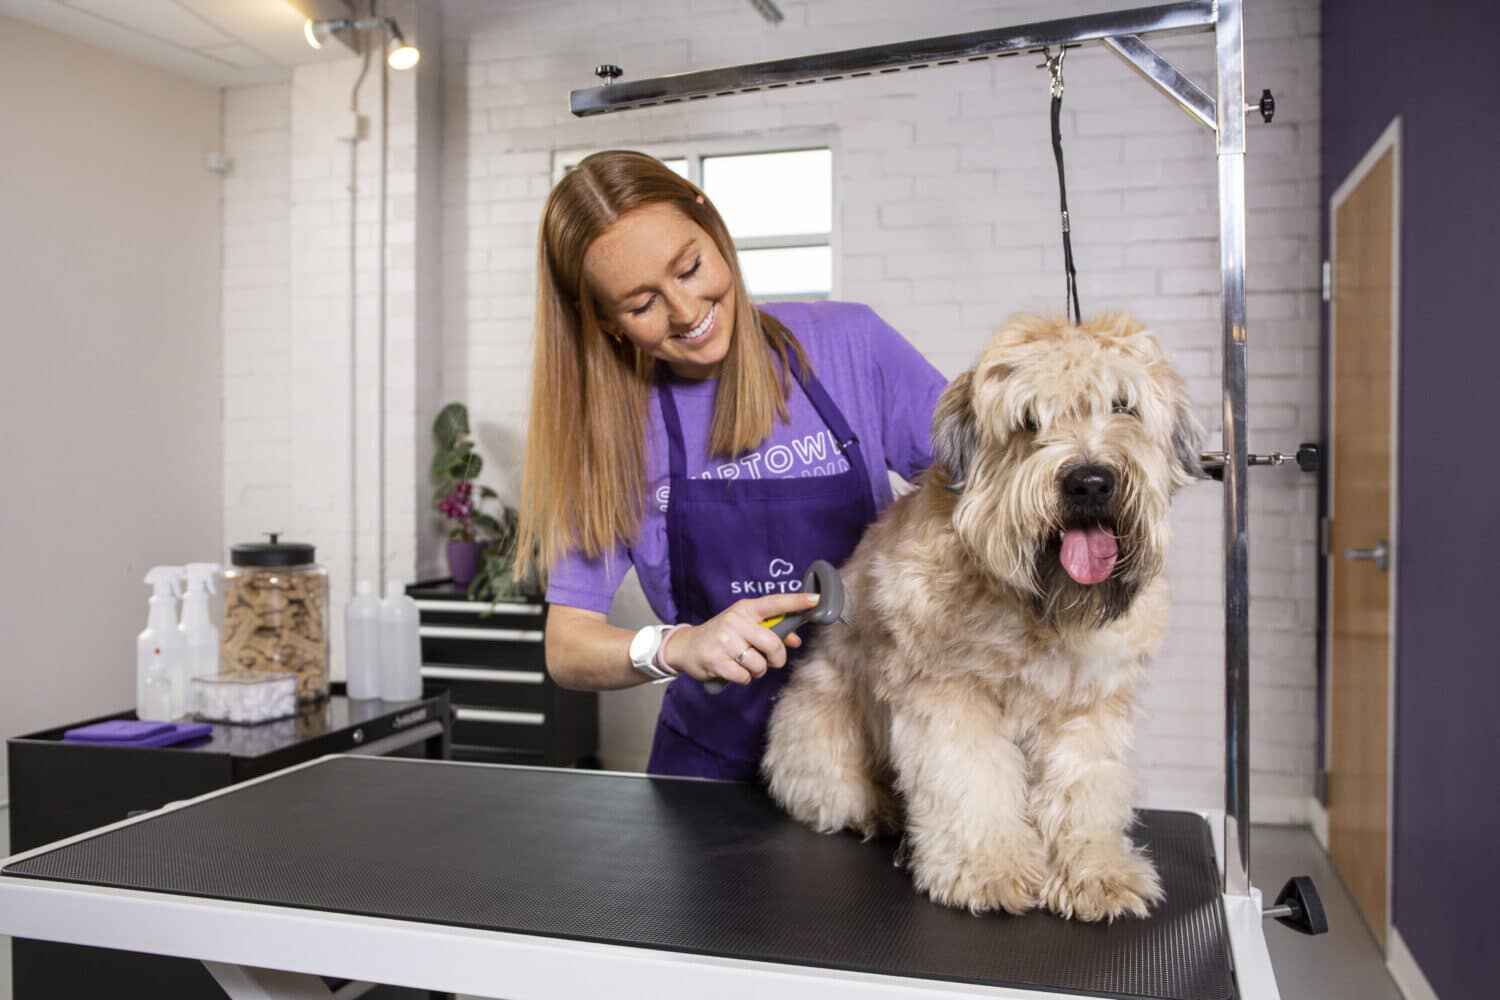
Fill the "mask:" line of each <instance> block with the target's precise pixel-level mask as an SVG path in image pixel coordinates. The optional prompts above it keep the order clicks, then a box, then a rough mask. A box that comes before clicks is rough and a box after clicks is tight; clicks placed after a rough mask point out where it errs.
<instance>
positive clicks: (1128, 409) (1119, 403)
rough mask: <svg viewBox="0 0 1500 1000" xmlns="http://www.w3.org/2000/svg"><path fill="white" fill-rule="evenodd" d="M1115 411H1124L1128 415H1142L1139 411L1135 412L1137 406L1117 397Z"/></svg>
mask: <svg viewBox="0 0 1500 1000" xmlns="http://www.w3.org/2000/svg"><path fill="white" fill-rule="evenodd" d="M1114 412H1116V413H1123V414H1125V415H1126V416H1127V417H1138V416H1140V414H1139V413H1137V412H1135V407H1133V406H1131V405H1130V404H1129V403H1128V402H1126V401H1125V400H1123V399H1117V400H1115V405H1114Z"/></svg>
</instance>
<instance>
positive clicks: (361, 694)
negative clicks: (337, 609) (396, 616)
mask: <svg viewBox="0 0 1500 1000" xmlns="http://www.w3.org/2000/svg"><path fill="white" fill-rule="evenodd" d="M381 672H382V663H381V642H380V598H378V597H376V596H375V585H374V584H372V583H371V582H370V581H369V580H361V581H359V586H357V587H356V588H355V596H354V600H352V601H350V602H349V606H348V607H347V608H345V609H344V683H345V684H347V685H348V688H349V697H351V698H379V697H380V696H381V688H382V686H383V685H382V677H381Z"/></svg>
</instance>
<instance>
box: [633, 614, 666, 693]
mask: <svg viewBox="0 0 1500 1000" xmlns="http://www.w3.org/2000/svg"><path fill="white" fill-rule="evenodd" d="M670 631H672V626H671V625H647V626H646V627H645V628H643V629H641V630H640V631H639V632H637V633H636V634H635V638H633V639H631V640H630V665H631V666H632V667H634V668H635V669H636V670H638V671H640V672H641V673H643V674H645V675H646V676H647V677H649V678H651V679H652V680H654V681H667V680H671V679H672V678H673V677H676V676H677V674H676V672H675V671H668V670H663V669H662V668H661V667H659V666H657V665H656V651H657V650H659V649H661V641H662V639H664V638H665V637H666V634H667V633H668V632H670Z"/></svg>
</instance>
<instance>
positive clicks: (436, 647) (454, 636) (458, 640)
mask: <svg viewBox="0 0 1500 1000" xmlns="http://www.w3.org/2000/svg"><path fill="white" fill-rule="evenodd" d="M420 633H421V636H422V662H423V663H452V664H458V665H463V666H474V667H485V668H488V669H492V670H536V671H541V670H545V669H546V649H545V647H544V646H543V645H542V633H541V630H540V629H537V630H535V631H533V630H530V629H507V630H493V629H466V628H457V627H454V626H443V625H423V626H421V628H420Z"/></svg>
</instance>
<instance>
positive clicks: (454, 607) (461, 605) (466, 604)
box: [417, 601, 542, 615]
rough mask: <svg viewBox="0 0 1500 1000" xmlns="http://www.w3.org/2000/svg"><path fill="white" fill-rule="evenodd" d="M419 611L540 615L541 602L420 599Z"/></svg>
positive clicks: (418, 603)
mask: <svg viewBox="0 0 1500 1000" xmlns="http://www.w3.org/2000/svg"><path fill="white" fill-rule="evenodd" d="M417 610H418V611H461V612H463V613H465V614H471V615H482V614H484V613H485V612H490V613H492V614H497V615H539V614H541V613H542V606H541V605H540V604H506V603H504V602H501V603H499V604H489V603H487V602H485V601H418V602H417Z"/></svg>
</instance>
